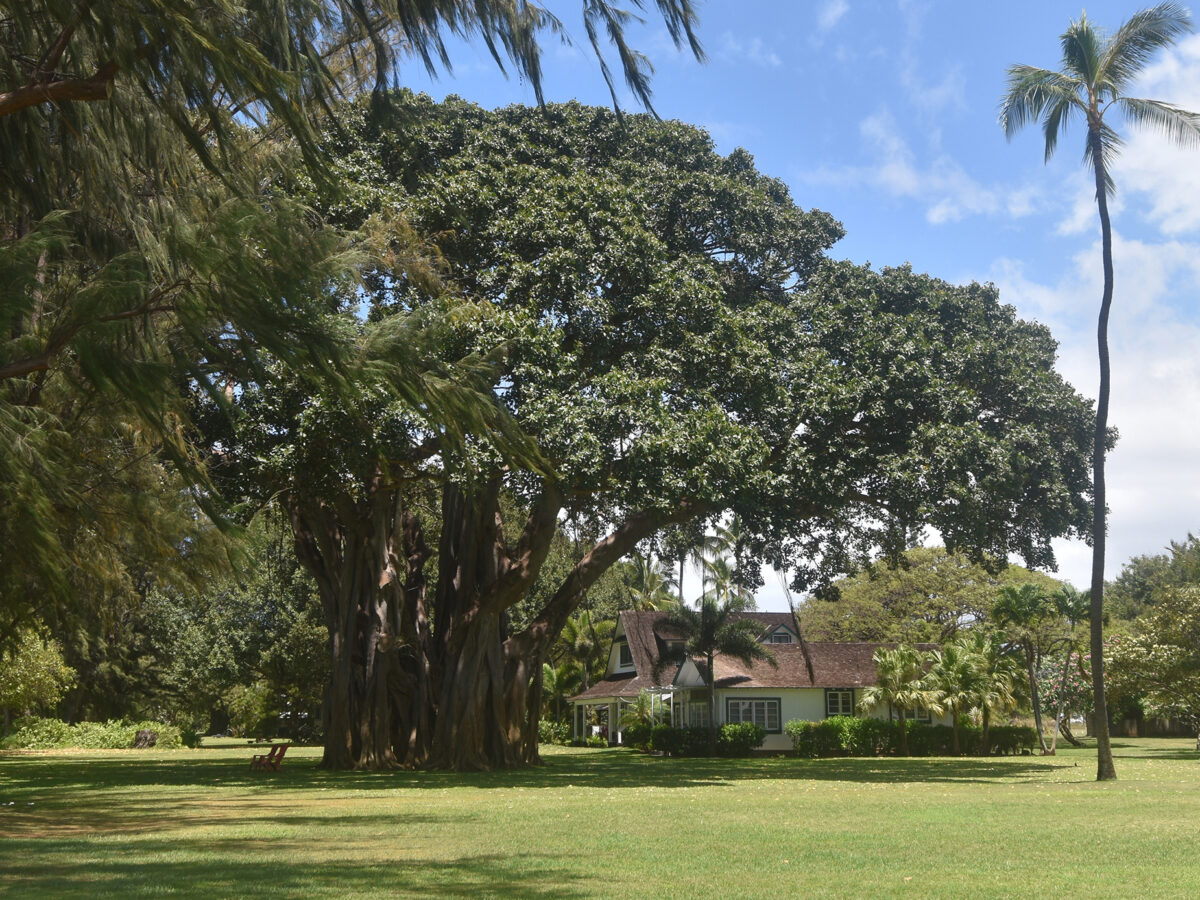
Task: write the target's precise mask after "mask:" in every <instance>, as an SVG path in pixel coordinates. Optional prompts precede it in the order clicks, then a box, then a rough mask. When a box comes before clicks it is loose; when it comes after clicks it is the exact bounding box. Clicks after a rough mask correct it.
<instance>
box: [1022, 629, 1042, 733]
mask: <svg viewBox="0 0 1200 900" xmlns="http://www.w3.org/2000/svg"><path fill="white" fill-rule="evenodd" d="M1025 667H1026V668H1027V669H1028V670H1029V702H1030V703H1031V704H1033V724H1034V725H1035V726H1037V734H1038V744H1039V745H1041V748H1042V755H1043V756H1045V755H1046V735H1045V733H1044V732H1043V731H1042V698H1041V697H1039V696H1038V683H1037V672H1035V671H1034V668H1033V645H1032V644H1031V643H1030V644H1026V645H1025Z"/></svg>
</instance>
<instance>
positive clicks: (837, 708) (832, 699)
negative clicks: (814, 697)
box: [825, 690, 854, 716]
mask: <svg viewBox="0 0 1200 900" xmlns="http://www.w3.org/2000/svg"><path fill="white" fill-rule="evenodd" d="M825 715H827V716H852V715H854V691H852V690H827V691H826V692H825Z"/></svg>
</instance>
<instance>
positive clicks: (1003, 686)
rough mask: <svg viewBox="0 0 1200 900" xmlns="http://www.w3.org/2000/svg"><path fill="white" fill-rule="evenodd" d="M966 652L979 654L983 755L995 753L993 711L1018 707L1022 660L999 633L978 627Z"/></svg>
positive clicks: (967, 645) (979, 703) (978, 701)
mask: <svg viewBox="0 0 1200 900" xmlns="http://www.w3.org/2000/svg"><path fill="white" fill-rule="evenodd" d="M963 646H964V648H965V649H966V651H967V652H968V653H970V654H972V655H973V656H974V657H975V660H976V665H977V666H978V667H979V674H980V678H981V683H980V686H979V694H978V697H977V698H976V699H977V706H976V709H978V710H979V713H980V718H981V719H982V722H983V740H982V742H981V744H980V750H979V752H980V754H981V755H983V756H988V755H990V753H991V734H990V728H991V722H992V714H993V713H1003V712H1008V711H1009V710H1013V709H1016V708H1017V703H1018V702H1019V692H1018V685H1019V684H1020V683H1021V663H1020V662H1019V661H1018V660H1017V659H1016V657H1014V656H1013V655H1012V654H1011V653H1009V652H1008V651H1007V650H1006V649H1005V647H1004V642H1003V641H1002V640H1001V639H1000V638H999V636H997V635H995V634H992V633H990V632H988V631H986V630H984V629H983V628H976V629H975V630H973V631H972V632H971V633H970V635H968V637H967V638H966V640H965V641H964V642H963Z"/></svg>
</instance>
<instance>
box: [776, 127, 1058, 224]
mask: <svg viewBox="0 0 1200 900" xmlns="http://www.w3.org/2000/svg"><path fill="white" fill-rule="evenodd" d="M859 133H860V134H861V135H862V137H863V139H864V142H865V145H866V149H867V151H868V152H869V154H870V155H871V156H872V157H874V159H875V163H874V164H873V165H869V166H842V167H825V168H822V169H818V170H817V171H816V172H811V173H800V174H799V175H798V177H799V178H801V179H803V180H805V181H808V182H810V183H820V184H838V185H845V186H862V185H866V186H870V187H875V188H878V189H879V190H882V191H883V192H885V193H886V194H888V195H889V196H891V197H896V198H904V199H912V200H916V201H918V202H920V203H922V204H923V205H924V207H925V218H926V220H927V221H928V222H930V224H933V225H941V224H945V223H949V222H958V221H961V220H962V219H964V218H966V217H967V216H972V215H1006V216H1009V217H1011V218H1014V219H1016V218H1021V217H1024V216H1027V215H1030V214H1031V213H1033V212H1035V211H1036V210H1037V209H1038V207H1039V205H1040V199H1041V196H1042V195H1041V192H1040V191H1038V190H1036V189H1034V188H1032V187H1022V188H1014V189H1005V190H999V189H996V188H991V187H988V186H986V185H983V184H981V183H980V182H978V181H976V180H975V179H974V178H972V177H971V175H970V174H968V173H967V171H966V170H965V169H963V168H962V166H960V165H959V164H958V163H957V162H956V161H955V160H954V159H953V158H951V157H950V156H948V155H946V154H944V153H939V154H937V155H936V156H934V157H933V158H932V159H931V160H930V161H929V163H928V164H919V163H918V161H917V158H916V154H914V152H913V150H912V148H911V147H910V146H909V145H908V143H907V142H906V141H905V140H904V138H903V137H901V131H900V127H899V125H898V123H897V122H896V120H895V118H894V117H893V116H892V114H891V113H890V112H889V111H887V110H886V109H884V110H881V111H880V112H877V113H875V114H874V115H871V116H868V117H867V118H866V119H864V120H863V121H862V122H861V123H860V124H859Z"/></svg>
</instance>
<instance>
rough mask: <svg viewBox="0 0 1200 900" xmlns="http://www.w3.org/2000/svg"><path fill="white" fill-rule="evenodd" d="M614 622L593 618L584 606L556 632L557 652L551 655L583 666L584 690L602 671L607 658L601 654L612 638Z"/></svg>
mask: <svg viewBox="0 0 1200 900" xmlns="http://www.w3.org/2000/svg"><path fill="white" fill-rule="evenodd" d="M615 627H616V623H614V622H611V621H599V622H597V621H595V620H593V618H592V614H591V612H590V611H589V610H586V609H585V610H583V611H582V612H580V613H579V614H578V615H576V616H574V617H572V618H570V619H568V620H567V623H566V624H565V625H564V626H563V630H562V632H561V633H560V634H559V638H558V644H557V647H556V649H557V652H556V653H555V654H554V658H555V659H556V660H558V661H567V660H573V661H574V662H576V663H577V664H578V665H579V667H580V669H581V670H582V672H581V675H582V682H583V690H587V689H588V687H589V686H590V685H591V683H592V679H593V678H595V677H598V676H599V675H601V674H603V671H604V665H605V663H606V661H607V658H606V657H605V656H604V652H605V650H607V649H608V643H609V640H610V639H611V638H612V633H613V630H614V629H615Z"/></svg>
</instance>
